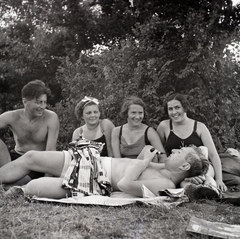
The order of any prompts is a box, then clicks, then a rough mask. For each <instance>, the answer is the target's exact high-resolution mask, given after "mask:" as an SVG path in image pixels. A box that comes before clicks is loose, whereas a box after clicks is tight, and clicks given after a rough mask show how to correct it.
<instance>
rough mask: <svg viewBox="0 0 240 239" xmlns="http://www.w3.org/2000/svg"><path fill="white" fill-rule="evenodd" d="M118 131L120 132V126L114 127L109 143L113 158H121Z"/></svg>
mask: <svg viewBox="0 0 240 239" xmlns="http://www.w3.org/2000/svg"><path fill="white" fill-rule="evenodd" d="M119 133H120V126H118V127H115V128H114V129H113V130H112V139H111V145H112V150H113V157H114V158H122V155H121V152H120V141H119Z"/></svg>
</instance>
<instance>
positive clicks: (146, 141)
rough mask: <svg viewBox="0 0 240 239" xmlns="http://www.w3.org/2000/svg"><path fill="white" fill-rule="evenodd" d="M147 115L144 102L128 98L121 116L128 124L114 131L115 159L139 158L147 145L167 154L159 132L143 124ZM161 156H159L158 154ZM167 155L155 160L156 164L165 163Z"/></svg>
mask: <svg viewBox="0 0 240 239" xmlns="http://www.w3.org/2000/svg"><path fill="white" fill-rule="evenodd" d="M144 114H145V104H144V102H143V101H142V100H141V99H140V98H138V97H135V96H130V97H128V98H127V99H126V100H125V101H124V103H123V105H122V108H121V112H120V115H121V117H123V118H127V123H126V124H124V125H122V126H118V127H116V128H114V129H113V131H112V148H113V155H114V157H115V158H137V157H138V155H139V154H140V153H141V151H142V149H143V148H144V146H146V145H152V146H153V147H154V148H155V149H157V150H158V151H160V152H162V153H165V151H164V148H163V145H162V143H161V140H160V138H159V136H158V134H157V132H156V131H155V130H154V129H153V128H151V127H149V126H148V125H146V124H144V123H142V121H143V118H144ZM158 155H159V154H158ZM165 157H166V156H165V155H164V154H163V155H159V156H158V157H155V158H154V160H153V161H154V162H164V160H165Z"/></svg>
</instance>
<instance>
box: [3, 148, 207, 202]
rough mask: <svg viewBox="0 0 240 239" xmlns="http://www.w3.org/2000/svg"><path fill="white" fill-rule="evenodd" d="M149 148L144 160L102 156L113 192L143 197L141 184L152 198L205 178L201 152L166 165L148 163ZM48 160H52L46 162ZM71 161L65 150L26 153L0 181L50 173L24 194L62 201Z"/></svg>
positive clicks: (181, 153) (179, 153)
mask: <svg viewBox="0 0 240 239" xmlns="http://www.w3.org/2000/svg"><path fill="white" fill-rule="evenodd" d="M151 148H152V146H149V147H148V148H147V149H146V150H145V154H144V159H143V160H139V159H131V160H129V159H127V158H110V157H101V161H102V165H103V168H104V169H105V171H106V172H107V175H108V178H109V180H110V181H111V184H112V187H113V191H123V192H126V193H130V194H133V195H135V196H138V197H142V190H141V187H142V185H145V186H146V187H147V188H148V189H149V190H151V191H152V192H153V193H154V194H155V195H158V191H159V190H163V189H167V188H168V189H171V188H176V185H177V184H179V183H180V182H181V181H182V180H184V178H186V177H193V176H197V175H204V174H205V173H206V172H207V170H208V166H209V162H208V160H207V159H206V158H205V157H204V155H203V154H202V152H201V149H199V148H197V147H187V148H182V149H180V150H176V151H174V152H173V154H171V156H169V157H168V158H167V160H166V162H165V163H153V162H151V161H152V159H153V158H154V156H155V154H156V153H157V151H156V150H154V151H153V152H151ZM49 159H51V160H49ZM70 162H71V155H70V154H69V152H68V151H63V152H51V151H48V152H37V151H29V152H27V153H26V154H24V155H23V156H22V157H20V158H18V159H17V160H15V161H13V162H11V163H9V164H6V165H5V166H3V167H2V168H0V182H2V183H5V184H6V183H13V182H14V181H17V180H19V179H20V178H22V177H24V176H25V175H26V174H28V173H29V172H30V171H31V170H34V171H39V172H44V173H48V174H52V175H53V176H55V178H54V177H44V178H39V179H36V180H32V181H31V182H30V183H28V184H27V185H26V188H25V194H28V195H37V196H39V197H49V198H64V197H66V195H67V194H68V195H69V196H70V195H71V194H70V191H69V189H64V188H63V187H62V181H63V177H64V175H65V173H66V171H67V168H68V167H69V165H70Z"/></svg>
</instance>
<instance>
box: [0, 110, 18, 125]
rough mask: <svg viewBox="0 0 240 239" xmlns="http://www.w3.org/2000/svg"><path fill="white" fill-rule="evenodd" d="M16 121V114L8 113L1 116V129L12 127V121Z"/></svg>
mask: <svg viewBox="0 0 240 239" xmlns="http://www.w3.org/2000/svg"><path fill="white" fill-rule="evenodd" d="M14 119H15V117H14V112H13V111H8V112H5V113H2V114H1V115H0V129H2V128H5V127H7V126H10V127H11V124H12V121H13V120H14Z"/></svg>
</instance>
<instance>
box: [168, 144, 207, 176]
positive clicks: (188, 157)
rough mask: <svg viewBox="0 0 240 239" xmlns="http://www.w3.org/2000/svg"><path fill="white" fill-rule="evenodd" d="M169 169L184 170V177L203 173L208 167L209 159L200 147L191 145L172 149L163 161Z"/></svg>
mask: <svg viewBox="0 0 240 239" xmlns="http://www.w3.org/2000/svg"><path fill="white" fill-rule="evenodd" d="M165 166H166V168H167V169H169V170H173V171H178V170H182V171H185V172H186V177H195V176H199V175H205V174H206V173H207V171H208V168H209V161H208V159H207V158H206V157H205V155H204V154H203V152H202V149H201V148H198V147H195V146H191V147H183V148H181V149H177V150H172V154H171V155H170V156H169V157H168V159H167V160H166V162H165Z"/></svg>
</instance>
